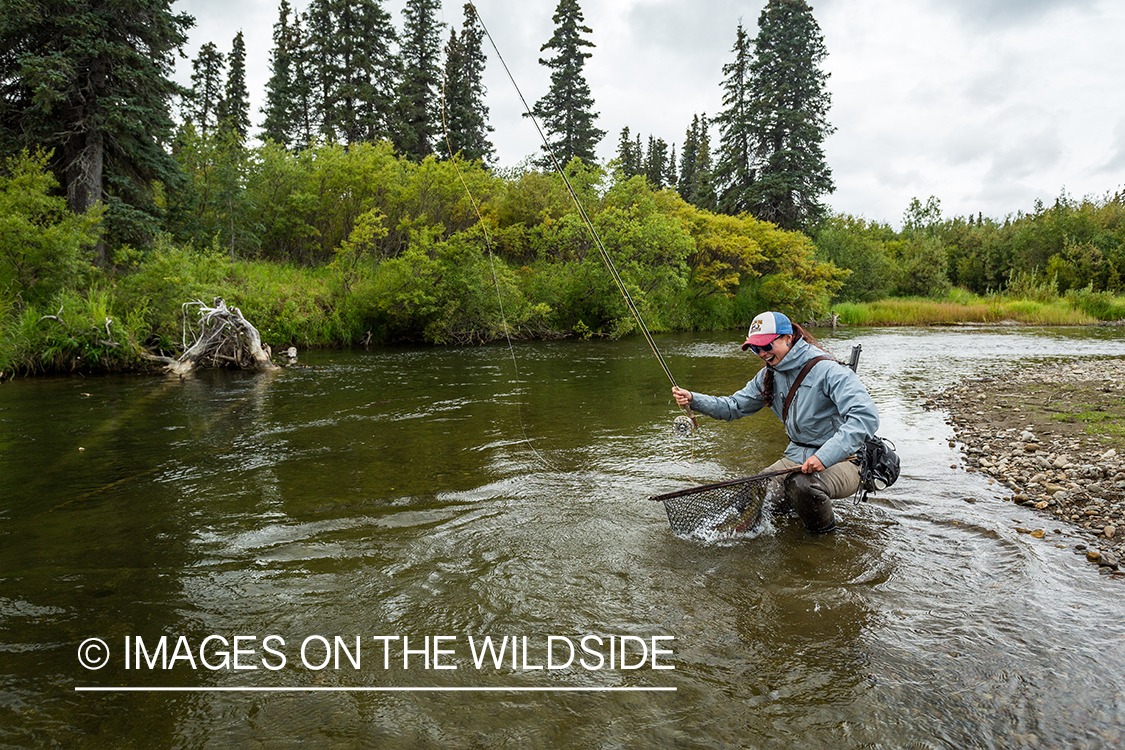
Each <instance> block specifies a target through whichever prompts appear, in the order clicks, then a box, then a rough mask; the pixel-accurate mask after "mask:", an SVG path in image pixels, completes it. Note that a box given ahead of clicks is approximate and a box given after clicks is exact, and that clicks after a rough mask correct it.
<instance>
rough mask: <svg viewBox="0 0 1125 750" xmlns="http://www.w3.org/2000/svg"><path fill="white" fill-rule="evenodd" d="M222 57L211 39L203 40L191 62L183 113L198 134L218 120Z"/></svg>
mask: <svg viewBox="0 0 1125 750" xmlns="http://www.w3.org/2000/svg"><path fill="white" fill-rule="evenodd" d="M224 70H226V58H225V57H224V56H223V53H222V52H219V48H218V47H216V46H215V43H214V42H207V43H206V44H204V45H202V46H201V47H200V48H199V53H198V54H197V55H196V56H195V59H194V60H192V62H191V94H190V96H189V98H188V101H189V102H190V106H189V107H188V108H187V110H188V112H187V117H186V119H189V120H190V121H191V122H192V123H193V124H194V125H195V129H196V130H197V131H199V133H200V134H201V135H206V134H207V133H208V131H211V130H214V129H215V127H216V126H217V125H218V124H219V116H220V114H221V110H222V107H223V71H224Z"/></svg>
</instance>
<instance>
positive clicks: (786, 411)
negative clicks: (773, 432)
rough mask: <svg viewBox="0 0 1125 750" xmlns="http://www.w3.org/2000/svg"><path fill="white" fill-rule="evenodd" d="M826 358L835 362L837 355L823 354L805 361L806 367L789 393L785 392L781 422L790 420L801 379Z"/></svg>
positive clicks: (802, 369)
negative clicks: (792, 404) (790, 409)
mask: <svg viewBox="0 0 1125 750" xmlns="http://www.w3.org/2000/svg"><path fill="white" fill-rule="evenodd" d="M825 359H828V360H832V361H833V362H834V361H836V360H835V357H829V356H828V355H821V356H819V357H813V358H812V359H810V360H809V361H808V362H806V363H805V366H804V367H802V368H801V374H800V375H798V376H797V379H796V380H794V381H793V385H792V387H791V388H790V389H789V393H787V394H785V403H784V404H782V406H781V423H782V424H785V423H786V422H788V420H789V404H791V403H792V402H793V397H794V396H796V395H797V389H798V388H800V387H801V381H803V380H804V379H805V376H806V375H808V374H809V370H811V369H812V368H813V366H814V365H815V364H816V363H817V362H820V361H821V360H825Z"/></svg>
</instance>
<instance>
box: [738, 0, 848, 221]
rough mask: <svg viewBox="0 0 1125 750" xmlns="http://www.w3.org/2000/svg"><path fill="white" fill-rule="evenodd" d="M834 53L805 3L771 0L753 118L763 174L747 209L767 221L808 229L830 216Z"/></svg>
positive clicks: (757, 45)
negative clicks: (827, 63) (828, 143)
mask: <svg viewBox="0 0 1125 750" xmlns="http://www.w3.org/2000/svg"><path fill="white" fill-rule="evenodd" d="M827 55H828V51H827V49H826V47H825V45H824V38H823V36H822V35H821V33H820V27H819V26H818V25H817V23H816V20H815V19H814V18H813V16H812V9H811V8H810V7H809V5H808V3H806V2H805V0H770V2H769V4H768V5H767V6H766V8H765V9H764V10H763V11H762V14H761V16H760V18H759V19H758V36H757V38H756V39H755V40H754V61H753V62H752V63H751V65H750V72H751V77H750V95H749V107H748V110H747V113H746V117H747V124H748V132H749V136H750V142H751V144H752V149H753V150H752V158H753V163H754V165H755V166H756V174H755V175H753V177H752V181H751V183H750V185H749V187H748V189H747V191H746V198H745V201H746V204H747V205H748V207H749V210H750V211H751V213H753V214H754V215H755V216H756V217H758V218H759V219H764V220H766V221H772V222H774V223H776V224H777V225H778V226H780V227H782V228H784V229H805V228H808V227H810V226H812V225H813V224H815V223H816V222H817V221H818V220H819V219H820V218H821V217H822V216H823V215H824V213H825V211H826V208H825V206H824V205H823V204H822V203H821V197H822V196H823V195H825V194H827V193H831V192H832V191H833V190H834V189H835V186H834V185H833V183H832V171H831V170H830V169H829V168H828V164H827V162H826V161H825V158H824V149H823V145H822V144H823V142H824V139H825V138H826V137H828V136H829V135H830V134H831V133H832V132H833V131H834V128H833V127H832V126H831V125H830V124H829V122H828V108H829V105H830V103H831V97H830V95H829V93H828V90H827V88H826V84H827V81H828V73H827V72H825V71H824V70H822V69H821V67H820V64H821V63H822V62H823V60H824V58H825V57H827Z"/></svg>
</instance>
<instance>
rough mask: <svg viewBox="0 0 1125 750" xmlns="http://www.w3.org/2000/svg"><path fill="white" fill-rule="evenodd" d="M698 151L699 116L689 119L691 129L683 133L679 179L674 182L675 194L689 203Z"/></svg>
mask: <svg viewBox="0 0 1125 750" xmlns="http://www.w3.org/2000/svg"><path fill="white" fill-rule="evenodd" d="M698 151H699V115H694V116H692V118H691V127H689V128H688V129H687V132H686V133H684V149H683V151H681V152H680V179H679V180H677V182H676V192H678V193H679V194H680V197H681V198H683V199H684V200H685V201H688V202H689V203H690V202H691V201H690V200H689V196H691V194H692V191H693V190H694V187H695V183H694V180H695V161H696V153H697V152H698Z"/></svg>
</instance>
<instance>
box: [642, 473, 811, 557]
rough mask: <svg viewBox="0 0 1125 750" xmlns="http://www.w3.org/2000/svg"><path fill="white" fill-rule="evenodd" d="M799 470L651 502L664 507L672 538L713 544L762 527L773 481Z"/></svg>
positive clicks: (696, 489) (694, 489)
mask: <svg viewBox="0 0 1125 750" xmlns="http://www.w3.org/2000/svg"><path fill="white" fill-rule="evenodd" d="M799 470H800V467H794V468H791V469H781V470H779V471H768V472H765V473H764V474H757V475H755V476H752V477H746V478H744V479H732V480H729V481H726V482H716V483H715V484H707V485H703V486H700V487H689V488H688V489H686V490H679V491H677V492H669V493H667V494H664V495H653V496H652V497H650V498H649V499H650V500H659V501H661V502H662V503H664V510H665V511H666V512H667V513H668V524H669V526H671V527H672V533H673V534H675V535H676V536H678V537H683V538H685V539H687V538H694V539H701V540H704V541H710V540H713V539H718V538H722V537H725V536H732V535H734V534H743V533H747V532H750V531H752V530H753V529H754V528H755V527H757V526H758V524H759V523H761V520H762V509H763V507H764V506H765V502H766V496H767V493H768V490H769V485H770V480H771V479H773V478H774V477H778V476H781V475H782V474H790V473H792V472H794V471H799Z"/></svg>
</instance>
